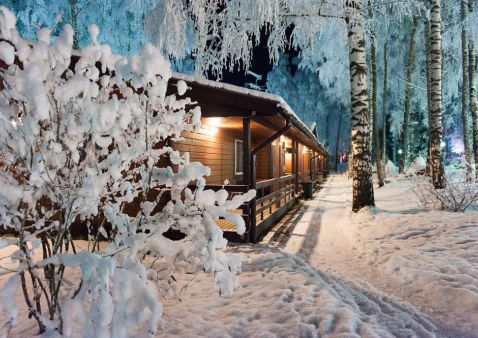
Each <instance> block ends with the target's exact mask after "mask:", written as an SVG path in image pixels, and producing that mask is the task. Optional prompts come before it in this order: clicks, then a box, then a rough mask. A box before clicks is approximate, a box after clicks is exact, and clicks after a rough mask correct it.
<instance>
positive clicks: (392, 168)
mask: <svg viewBox="0 0 478 338" xmlns="http://www.w3.org/2000/svg"><path fill="white" fill-rule="evenodd" d="M397 174H398V167H397V166H396V165H395V164H393V162H392V161H390V160H388V161H387V164H386V165H385V175H386V176H396V175H397Z"/></svg>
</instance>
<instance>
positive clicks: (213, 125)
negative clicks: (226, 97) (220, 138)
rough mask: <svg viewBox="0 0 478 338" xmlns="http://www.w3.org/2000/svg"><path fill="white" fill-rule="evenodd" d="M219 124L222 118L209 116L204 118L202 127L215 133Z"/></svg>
mask: <svg viewBox="0 0 478 338" xmlns="http://www.w3.org/2000/svg"><path fill="white" fill-rule="evenodd" d="M221 125H222V119H221V118H220V117H210V118H208V119H207V120H206V123H205V126H204V127H205V129H207V130H209V131H210V132H211V134H213V135H216V134H217V132H218V131H219V127H220V126H221Z"/></svg>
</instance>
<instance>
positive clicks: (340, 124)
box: [335, 113, 342, 171]
mask: <svg viewBox="0 0 478 338" xmlns="http://www.w3.org/2000/svg"><path fill="white" fill-rule="evenodd" d="M341 126H342V113H339V121H338V126H337V138H336V139H335V171H337V166H338V163H339V141H340V128H341Z"/></svg>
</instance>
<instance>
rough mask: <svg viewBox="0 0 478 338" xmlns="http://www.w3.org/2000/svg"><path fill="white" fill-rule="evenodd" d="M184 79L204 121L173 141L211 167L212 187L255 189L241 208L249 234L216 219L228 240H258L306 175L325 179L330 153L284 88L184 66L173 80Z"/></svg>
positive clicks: (283, 210)
mask: <svg viewBox="0 0 478 338" xmlns="http://www.w3.org/2000/svg"><path fill="white" fill-rule="evenodd" d="M179 80H183V81H185V82H186V83H187V85H188V87H189V88H190V89H189V90H188V92H187V94H186V95H187V96H189V97H190V98H191V99H192V100H193V101H195V102H197V103H198V105H199V106H201V110H202V121H201V122H202V128H201V130H200V131H199V132H198V133H190V132H184V133H183V137H184V140H182V141H178V142H175V143H174V148H175V149H177V150H179V151H182V152H189V153H190V158H191V160H192V161H200V162H201V163H203V164H204V165H207V166H209V167H210V168H211V176H209V177H207V178H206V179H207V183H208V186H207V188H209V189H214V190H217V189H221V188H222V187H224V188H225V189H226V190H228V191H229V192H230V194H231V195H232V194H235V193H241V192H245V191H247V190H249V189H256V190H257V196H256V198H255V199H254V200H253V201H251V202H250V203H247V204H246V205H243V206H242V208H241V210H238V211H237V212H240V213H242V215H243V217H244V220H245V221H246V226H247V232H246V234H245V235H243V236H242V237H241V236H239V235H237V233H236V232H235V227H234V225H232V224H230V223H228V222H227V221H225V220H219V221H218V224H219V225H220V226H221V228H222V229H223V231H224V234H225V237H226V238H228V239H229V240H233V241H250V242H256V241H257V240H258V239H259V238H260V237H261V235H263V234H264V233H265V232H266V231H267V230H269V229H270V228H271V227H272V226H273V225H274V223H275V222H277V220H278V219H279V218H281V217H282V216H283V215H284V214H285V213H286V212H287V211H288V210H289V209H290V208H291V207H292V206H293V205H294V204H295V203H296V199H297V197H299V196H300V194H301V191H302V183H303V182H307V181H314V182H319V183H320V182H321V181H322V180H323V178H324V175H325V174H326V172H327V171H326V170H327V157H328V153H327V151H326V150H325V148H324V147H323V146H322V145H321V144H320V143H319V142H318V140H317V137H316V135H315V134H314V133H313V132H312V131H311V130H310V129H309V128H308V127H307V126H306V125H305V124H304V123H303V122H302V121H301V120H300V119H299V118H298V117H297V115H295V114H294V112H293V111H292V109H291V108H290V107H289V106H288V105H287V103H286V102H285V101H284V100H283V99H282V98H281V97H280V96H277V95H272V94H269V93H264V92H260V91H255V90H250V89H246V88H242V87H238V86H233V85H229V84H225V83H220V82H216V81H210V80H203V79H196V78H193V77H190V76H187V75H184V74H178V73H174V74H173V77H172V79H171V85H172V86H174V84H175V83H176V82H177V81H179Z"/></svg>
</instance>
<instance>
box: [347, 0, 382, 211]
mask: <svg viewBox="0 0 478 338" xmlns="http://www.w3.org/2000/svg"><path fill="white" fill-rule="evenodd" d="M360 5H361V1H360V0H355V1H347V2H346V7H347V20H346V21H347V30H348V42H349V61H350V91H351V93H350V94H351V105H352V114H351V120H352V121H351V140H352V154H353V159H352V187H353V202H352V210H353V211H354V212H357V211H359V210H360V209H362V208H363V207H366V206H374V205H375V200H374V194H373V184H372V167H371V151H370V140H369V138H370V132H369V122H370V121H369V110H368V92H367V89H368V88H367V72H366V61H365V40H364V29H363V23H362V21H363V18H362V14H361V12H360Z"/></svg>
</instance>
